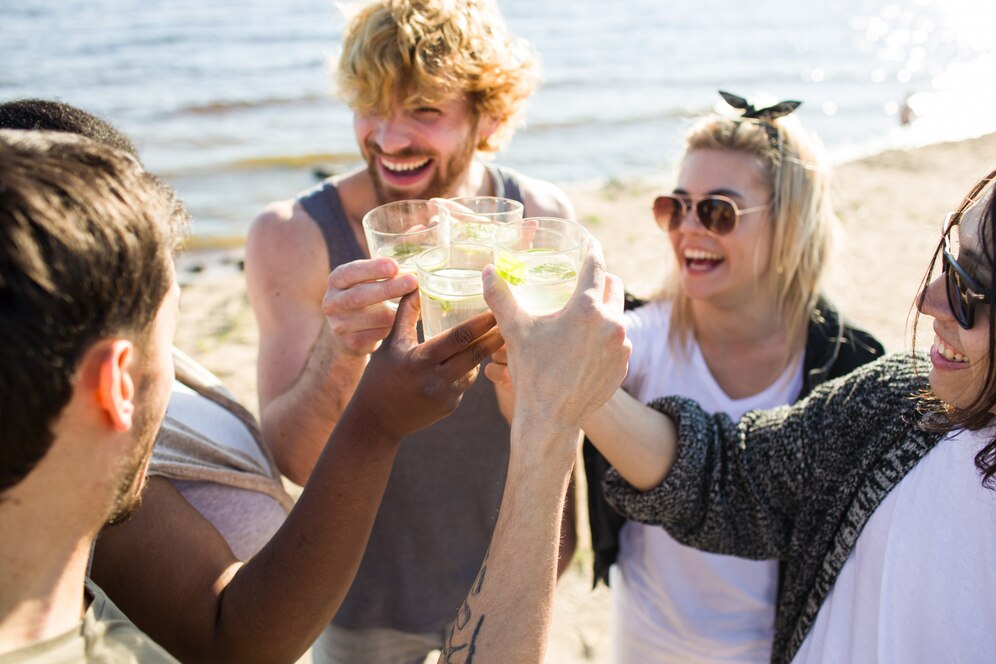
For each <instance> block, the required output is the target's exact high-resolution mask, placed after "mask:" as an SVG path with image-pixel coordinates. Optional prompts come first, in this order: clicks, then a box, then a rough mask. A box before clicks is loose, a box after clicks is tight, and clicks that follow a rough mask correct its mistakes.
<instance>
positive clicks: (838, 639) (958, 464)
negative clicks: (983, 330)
mask: <svg viewBox="0 0 996 664" xmlns="http://www.w3.org/2000/svg"><path fill="white" fill-rule="evenodd" d="M994 433H996V432H994V431H993V430H992V429H989V430H987V431H981V432H970V431H959V432H954V433H952V434H949V435H948V436H947V437H945V438H944V440H942V441H941V442H939V443H938V444H937V446H936V447H934V449H933V450H931V451H930V452H929V453H928V454H927V456H925V457H924V458H923V459H922V460H921V461H920V462H919V463H918V464H917V465H916V466H915V467H914V468H913V470H911V471H910V472H909V473H908V474H907V475H906V477H904V478H903V479H902V481H900V482H899V484H898V485H896V487H895V488H893V489H892V491H890V492H889V494H888V495H887V496H886V497H885V500H883V501H882V503H881V504H880V505H879V506H878V508H876V509H875V512H874V513H873V514H872V516H871V518H870V519H869V520H868V523H867V524H865V527H864V529H863V530H862V531H861V535H860V536H859V537H858V541H857V543H856V544H855V547H854V550H853V551H851V555H850V556H848V558H847V561H846V562H845V563H844V567H843V568H842V569H841V571H840V574H839V575H838V577H837V580H836V581H835V582H834V585H833V588H831V590H830V594H829V595H828V596H827V598H826V600H824V602H823V605H822V606H821V607H820V611H819V613H818V614H817V615H816V621H815V622H814V623H813V626H812V628H811V629H810V631H809V634H808V635H806V639H805V641H803V643H802V647H801V648H800V649H799V652H798V653H796V656H795V659H794V660H793V661H794V662H796V663H798V664H809V663H810V662H820V663H821V664H833V663H836V662H839V663H842V664H843V663H850V662H897V663H898V662H903V663H907V662H973V663H974V662H992V661H994V660H996V492H994V491H992V490H990V489H986V488H984V487H983V486H982V484H981V476H980V474H979V471H978V469H977V468H976V467H975V461H974V458H975V454H976V453H977V452H978V451H979V450H981V449H982V448H983V447H985V445H986V442H987V440H991V439H992V436H993V434H994Z"/></svg>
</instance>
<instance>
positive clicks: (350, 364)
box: [246, 201, 413, 485]
mask: <svg viewBox="0 0 996 664" xmlns="http://www.w3.org/2000/svg"><path fill="white" fill-rule="evenodd" d="M396 274H397V266H396V265H394V263H393V261H390V260H386V259H385V260H378V261H356V262H354V263H349V264H347V265H344V266H339V267H338V268H337V269H336V270H335V271H333V273H332V274H329V273H328V258H327V255H326V251H325V242H324V239H323V238H322V236H321V233H320V231H319V230H318V227H317V225H316V224H315V223H314V221H313V220H312V219H311V218H310V217H309V216H308V214H307V213H306V212H305V211H304V210H303V209H302V208H301V207H300V206H299V205H296V204H294V203H292V202H290V201H285V202H283V203H278V204H275V205H273V206H271V207H270V208H269V209H268V210H267V211H266V212H264V213H263V214H262V215H260V217H259V218H257V219H256V221H255V222H254V223H253V225H252V227H251V228H250V229H249V235H248V237H247V240H246V284H247V290H248V295H249V302H250V304H251V305H252V309H253V312H254V313H255V315H256V321H257V324H258V326H259V358H258V363H257V371H258V383H259V409H260V426H261V429H262V431H263V437H264V439H265V440H266V442H267V444H268V445H269V446H270V448H271V449H272V450H273V454H274V457H275V458H276V461H277V465H278V467H279V468H280V471H281V472H282V473H283V474H284V475H286V476H287V477H288V478H290V479H291V480H293V481H294V482H297V483H298V484H301V485H303V484H305V482H307V479H308V476H309V475H310V473H311V469H312V468H313V467H314V464H315V460H316V459H317V458H318V455H319V453H320V452H321V450H322V448H323V447H324V445H325V441H326V440H328V437H329V435H330V434H331V432H332V429H333V427H334V426H335V424H336V422H337V421H338V419H339V417H340V415H341V414H342V412H343V410H344V408H345V406H346V403H347V402H348V401H349V398H350V397H351V396H352V394H353V390H354V389H355V388H356V384H357V382H358V381H359V378H360V375H361V373H362V372H363V367H364V366H365V364H366V361H367V358H368V357H369V353H370V352H372V351H373V350H374V348H376V346H377V344H378V343H379V342H380V340H381V339H383V338H384V337H385V336H387V333H388V332H389V331H390V329H391V324H392V322H393V320H394V313H393V312H391V311H389V310H388V309H387V308H386V307H385V306H384V305H383V304H382V301H383V300H385V299H389V298H391V297H398V296H400V295H402V294H404V293H406V292H408V291H410V290H411V289H412V288H413V285H412V283H411V282H412V279H388V280H387V281H380V282H376V283H366V282H370V281H372V280H376V279H387V278H388V277H393V276H394V275H396Z"/></svg>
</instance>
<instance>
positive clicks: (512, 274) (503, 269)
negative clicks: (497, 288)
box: [495, 254, 526, 286]
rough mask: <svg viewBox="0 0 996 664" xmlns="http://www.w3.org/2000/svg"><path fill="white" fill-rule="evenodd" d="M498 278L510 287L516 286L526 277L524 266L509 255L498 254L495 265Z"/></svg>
mask: <svg viewBox="0 0 996 664" xmlns="http://www.w3.org/2000/svg"><path fill="white" fill-rule="evenodd" d="M495 269H497V270H498V276H499V277H501V278H502V279H504V280H505V282H506V283H508V284H511V285H512V286H518V285H519V284H521V283H522V282H523V281H524V280H525V277H526V264H525V263H524V262H522V261H520V260H519V259H517V258H515V257H513V256H510V255H509V254H500V255H499V256H498V264H497V265H495Z"/></svg>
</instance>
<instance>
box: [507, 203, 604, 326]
mask: <svg viewBox="0 0 996 664" xmlns="http://www.w3.org/2000/svg"><path fill="white" fill-rule="evenodd" d="M587 247H588V231H587V230H585V228H584V226H582V225H580V224H578V223H576V222H573V221H569V220H567V219H557V218H554V217H530V218H527V219H522V220H520V221H513V222H510V223H508V224H506V225H504V226H502V227H500V228H498V229H497V230H496V231H495V236H494V261H495V267H496V268H497V270H498V274H499V275H500V276H501V278H502V279H504V280H505V282H506V283H508V285H509V289H510V290H511V291H512V294H513V295H514V296H515V299H516V300H517V301H518V302H519V304H520V305H521V306H522V308H523V309H525V310H526V311H527V312H529V313H530V314H532V315H533V316H545V315H547V314H552V313H556V312H558V311H560V310H561V309H563V308H564V305H565V304H567V301H568V300H569V299H571V295H572V294H573V293H574V287H575V285H576V284H577V280H578V272H579V271H580V270H581V261H582V260H583V257H584V254H585V251H586V249H587Z"/></svg>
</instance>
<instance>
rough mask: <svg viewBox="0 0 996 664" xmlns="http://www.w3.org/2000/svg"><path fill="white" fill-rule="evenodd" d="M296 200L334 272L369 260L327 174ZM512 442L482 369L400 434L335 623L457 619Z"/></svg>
mask: <svg viewBox="0 0 996 664" xmlns="http://www.w3.org/2000/svg"><path fill="white" fill-rule="evenodd" d="M486 167H487V169H488V173H489V174H490V176H491V178H492V182H493V184H494V190H495V195H496V196H503V197H505V198H512V199H515V200H518V201H520V202H521V201H522V192H521V189H520V186H519V181H518V177H519V176H518V175H517V174H516V173H515V172H514V171H510V170H508V169H504V168H499V167H497V166H494V165H490V164H488V165H486ZM298 202H299V203H300V204H301V206H302V207H303V208H304V210H305V211H306V212H307V213H308V214H309V215H310V216H311V218H312V219H314V221H315V223H316V224H318V227H319V229H321V232H322V236H323V237H324V238H325V243H326V246H327V248H328V255H329V270H330V271H331V270H332V269H333V268H335V267H336V266H337V265H341V264H343V263H348V262H350V261H353V260H357V259H360V258H367V256H366V255H365V254H364V253H363V252H362V250H361V249H360V246H359V244H358V243H357V241H356V236H355V235H354V234H353V231H352V229H351V227H350V224H349V220H348V219H347V217H346V214H345V211H344V210H343V207H342V202H341V201H340V199H339V192H338V191H337V189H336V186H335V184H334V183H333V182H332V181H331V179H329V180H326V181H324V182H322V183H321V184H319V185H317V186H316V187H314V188H313V189H311V190H310V191H307V192H305V193H304V194H303V195H301V196H300V197H299V199H298ZM384 407H385V408H390V407H392V405H391V404H384ZM508 441H509V427H508V423H507V422H506V421H505V418H504V417H502V415H501V413H500V412H499V410H498V404H497V401H496V399H495V395H494V387H493V385H492V383H491V381H489V380H488V379H487V378H485V377H484V375H483V373H482V375H481V376H479V378H478V380H477V381H476V382H475V383H474V385H473V386H472V387H471V388H470V389H469V390H467V392H466V393H465V394H464V396H463V400H462V401H461V402H460V405H459V407H458V408H457V409H456V411H455V412H454V413H452V414H451V415H450V416H449V417H447V418H446V419H444V420H442V421H441V422H438V423H437V424H435V425H434V426H432V427H429V428H428V429H425V430H423V431H420V432H418V433H416V434H414V435H412V436H409V437H407V438H405V439H404V440H403V441H402V443H401V448H400V450H399V452H398V456H397V459H396V460H395V462H394V467H393V469H392V471H391V478H390V481H389V482H388V485H387V490H386V492H385V494H384V500H383V502H382V503H381V507H380V511H379V512H378V514H377V519H376V521H375V522H374V526H373V532H372V533H371V535H370V542H369V543H368V544H367V550H366V554H365V555H364V557H363V561H362V562H361V564H360V568H359V571H358V572H357V574H356V579H355V580H354V581H353V585H352V586H351V587H350V590H349V593H348V594H347V595H346V599H345V601H344V602H343V604H342V607H341V608H340V609H339V612H338V613H337V614H336V617H335V619H334V620H333V622H334V624H336V625H337V626H339V627H344V628H347V629H366V628H373V627H388V628H391V629H397V630H401V631H404V632H434V631H438V630H442V629H443V628H445V627H446V626H447V625H448V624H449V623H450V622H451V621H452V620H453V617H454V616H455V615H456V611H457V609H458V608H459V606H460V603H461V602H462V601H463V599H464V596H465V595H466V593H467V590H468V589H469V588H470V585H471V583H472V582H473V580H474V578H475V577H476V576H477V572H478V569H479V567H480V565H481V561H482V560H483V559H484V555H485V553H486V552H487V548H488V545H489V544H490V542H491V535H492V533H493V531H494V527H495V521H496V519H497V515H498V507H499V505H500V503H501V496H502V490H503V488H504V484H505V473H506V470H507V468H508V444H509V443H508Z"/></svg>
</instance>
